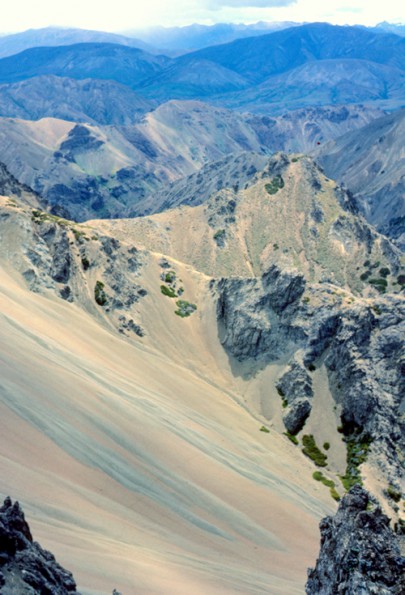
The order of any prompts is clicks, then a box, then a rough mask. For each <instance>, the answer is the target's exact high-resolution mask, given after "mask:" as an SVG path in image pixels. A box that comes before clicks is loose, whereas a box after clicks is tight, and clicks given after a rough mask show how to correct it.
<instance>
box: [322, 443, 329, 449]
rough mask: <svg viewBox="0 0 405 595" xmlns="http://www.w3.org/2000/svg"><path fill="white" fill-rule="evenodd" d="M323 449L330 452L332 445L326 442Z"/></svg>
mask: <svg viewBox="0 0 405 595" xmlns="http://www.w3.org/2000/svg"><path fill="white" fill-rule="evenodd" d="M323 448H324V450H329V449H330V444H329V442H324V443H323Z"/></svg>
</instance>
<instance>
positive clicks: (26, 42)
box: [0, 27, 155, 58]
mask: <svg viewBox="0 0 405 595" xmlns="http://www.w3.org/2000/svg"><path fill="white" fill-rule="evenodd" d="M77 43H115V44H120V45H125V46H128V47H134V48H140V49H143V50H146V51H148V52H152V53H154V51H155V50H154V48H153V47H152V46H150V45H149V44H147V43H145V42H144V41H142V40H141V39H134V37H133V36H132V37H125V36H124V35H117V34H116V33H107V32H105V31H91V30H87V29H71V28H61V27H45V28H43V29H28V31H22V32H21V33H13V34H11V35H3V36H2V37H0V58H5V57H7V56H12V55H13V54H18V53H19V52H22V51H24V50H27V49H29V48H34V47H42V46H46V47H52V46H60V45H73V44H77Z"/></svg>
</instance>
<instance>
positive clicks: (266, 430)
mask: <svg viewBox="0 0 405 595" xmlns="http://www.w3.org/2000/svg"><path fill="white" fill-rule="evenodd" d="M260 431H261V432H264V433H265V434H270V430H269V429H268V428H266V426H262V427H261V428H260Z"/></svg>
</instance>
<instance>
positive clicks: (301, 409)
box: [277, 360, 314, 434]
mask: <svg viewBox="0 0 405 595" xmlns="http://www.w3.org/2000/svg"><path fill="white" fill-rule="evenodd" d="M277 390H278V392H279V394H280V396H281V397H282V398H283V400H284V401H283V402H284V403H285V405H286V411H285V413H284V415H283V422H284V425H285V427H286V428H287V430H288V432H290V434H296V433H297V432H299V431H300V430H301V429H302V427H303V426H304V424H305V421H306V419H307V418H308V416H309V414H310V413H311V408H312V404H311V399H312V397H313V395H314V392H313V389H312V378H311V376H310V375H309V373H308V371H307V370H306V369H305V367H304V365H303V364H302V362H300V361H298V360H293V361H292V363H291V364H290V366H289V367H288V369H287V371H286V372H284V374H283V375H282V377H281V378H280V379H279V381H278V383H277Z"/></svg>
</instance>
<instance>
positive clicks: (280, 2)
mask: <svg viewBox="0 0 405 595" xmlns="http://www.w3.org/2000/svg"><path fill="white" fill-rule="evenodd" d="M296 3H297V0H205V2H204V4H205V6H206V7H207V8H208V9H209V10H220V9H221V8H225V7H227V8H228V7H232V8H273V7H276V6H291V4H296Z"/></svg>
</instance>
